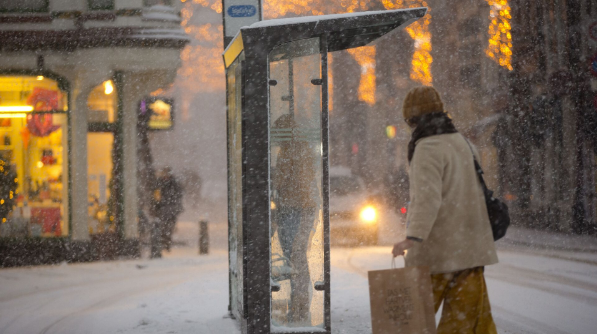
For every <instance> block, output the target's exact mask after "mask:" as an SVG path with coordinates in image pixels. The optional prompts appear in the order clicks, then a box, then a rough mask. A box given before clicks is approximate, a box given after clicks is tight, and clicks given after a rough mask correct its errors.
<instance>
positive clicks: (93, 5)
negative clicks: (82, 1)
mask: <svg viewBox="0 0 597 334" xmlns="http://www.w3.org/2000/svg"><path fill="white" fill-rule="evenodd" d="M88 2H89V9H90V10H110V9H114V0H88Z"/></svg>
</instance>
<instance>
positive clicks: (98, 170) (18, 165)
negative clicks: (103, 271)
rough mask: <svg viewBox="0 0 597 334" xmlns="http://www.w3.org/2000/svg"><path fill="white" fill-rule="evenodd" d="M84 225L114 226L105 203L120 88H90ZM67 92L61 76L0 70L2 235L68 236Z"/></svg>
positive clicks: (96, 229) (97, 229) (99, 228)
mask: <svg viewBox="0 0 597 334" xmlns="http://www.w3.org/2000/svg"><path fill="white" fill-rule="evenodd" d="M87 106H88V122H89V130H88V135H87V141H88V142H87V144H88V154H87V156H88V159H87V168H88V193H89V196H88V197H89V198H88V202H89V206H88V212H89V220H88V225H89V232H90V233H91V234H95V233H102V232H110V231H114V230H115V226H114V225H115V223H114V222H115V219H114V215H113V214H112V211H113V210H110V202H113V201H111V200H110V194H111V191H110V190H111V187H112V186H113V185H112V183H111V179H112V174H113V167H114V166H113V165H114V164H113V145H114V136H115V134H116V133H117V132H116V131H115V129H116V127H115V126H110V124H114V123H115V122H117V119H116V118H117V112H116V111H117V96H116V91H115V88H114V85H113V83H112V81H106V82H103V83H100V84H99V85H98V86H97V87H96V88H95V89H94V90H93V91H92V92H91V93H90V94H89V96H88V100H87ZM69 130H70V124H69V96H68V88H66V87H65V86H64V85H61V84H60V83H59V81H58V80H54V79H51V78H48V77H44V76H41V75H40V76H29V75H16V76H0V219H1V223H0V238H6V237H8V238H15V237H16V238H18V237H44V238H47V237H64V236H69V231H70V225H69V216H70V214H69V213H70V210H69V182H68V180H69V178H68V174H69V166H70V164H69V145H76V143H71V142H70V140H69Z"/></svg>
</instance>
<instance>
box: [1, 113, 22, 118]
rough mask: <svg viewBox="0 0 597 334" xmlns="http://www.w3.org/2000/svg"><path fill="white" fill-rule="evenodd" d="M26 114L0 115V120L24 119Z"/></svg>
mask: <svg viewBox="0 0 597 334" xmlns="http://www.w3.org/2000/svg"><path fill="white" fill-rule="evenodd" d="M25 117H27V114H23V113H1V114H0V118H25Z"/></svg>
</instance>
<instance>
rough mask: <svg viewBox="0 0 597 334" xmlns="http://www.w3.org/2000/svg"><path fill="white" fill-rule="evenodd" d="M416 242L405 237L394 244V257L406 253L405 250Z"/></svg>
mask: <svg viewBox="0 0 597 334" xmlns="http://www.w3.org/2000/svg"><path fill="white" fill-rule="evenodd" d="M414 244H415V242H414V241H412V240H409V239H405V240H402V241H400V242H398V243H396V244H394V249H392V254H393V255H394V257H397V256H400V255H404V251H406V250H407V249H409V248H411V247H412V246H413V245H414Z"/></svg>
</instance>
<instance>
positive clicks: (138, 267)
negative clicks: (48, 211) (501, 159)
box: [0, 213, 597, 334]
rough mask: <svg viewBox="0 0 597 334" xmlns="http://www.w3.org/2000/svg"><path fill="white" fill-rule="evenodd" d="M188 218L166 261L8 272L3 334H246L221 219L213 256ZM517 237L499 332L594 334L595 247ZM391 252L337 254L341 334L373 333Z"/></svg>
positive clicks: (1, 299)
mask: <svg viewBox="0 0 597 334" xmlns="http://www.w3.org/2000/svg"><path fill="white" fill-rule="evenodd" d="M183 218H184V219H185V220H186V221H187V222H182V223H180V224H179V225H178V232H177V234H176V241H177V244H178V245H180V246H179V247H177V248H175V249H174V250H173V251H172V253H170V254H166V256H165V258H163V259H160V260H147V259H140V260H125V261H115V262H98V263H86V264H62V265H57V266H40V267H33V268H12V269H2V270H0V333H3V334H4V333H6V334H9V333H19V334H21V333H24V334H29V333H31V334H36V333H81V334H83V333H101V334H105V333H206V334H207V333H217V334H220V333H231V334H237V333H239V329H238V327H237V325H236V323H235V322H234V321H233V320H232V319H230V318H228V316H227V307H228V272H227V253H226V223H225V221H224V219H223V216H222V215H220V216H218V215H211V216H208V217H203V218H208V219H209V220H210V221H211V222H212V224H211V225H210V235H211V243H212V247H211V252H210V254H209V255H207V256H199V255H198V254H197V247H196V246H197V233H198V230H197V224H196V221H198V220H199V219H200V218H202V217H198V216H197V217H195V216H194V215H192V214H189V213H187V214H185V215H183ZM382 233H383V232H382ZM398 234H399V233H398ZM509 235H511V237H509V239H508V240H505V241H504V242H500V251H499V256H500V264H498V265H495V266H491V267H488V268H487V270H486V276H487V282H488V287H489V293H490V301H491V303H492V308H493V314H494V317H495V320H496V323H497V325H498V328H499V332H500V333H521V334H526V333H537V334H539V333H541V334H543V333H549V334H551V333H554V334H559V333H575V334H576V333H587V334H592V333H596V332H597V316H596V315H597V252H596V251H595V248H596V247H597V246H596V245H595V244H596V241H595V239H593V238H571V237H561V236H554V235H551V234H548V233H540V232H533V231H527V230H521V229H513V230H511V231H510V232H509ZM554 238H555V239H554ZM558 240H559V241H558ZM382 241H383V240H382ZM554 244H559V246H558V248H554V247H550V246H549V245H552V246H553V245H554ZM562 245H569V246H570V247H564V246H562ZM390 249H391V247H390V246H389V245H384V246H376V247H355V248H353V247H341V246H336V247H333V248H332V253H331V260H332V261H331V264H332V275H331V279H332V282H331V284H332V326H333V327H332V328H333V330H332V331H333V333H338V334H340V333H343V334H344V333H346V334H353V333H354V334H356V333H371V325H370V314H369V295H368V284H367V271H368V270H377V269H383V268H388V267H389V265H390ZM399 265H400V264H399Z"/></svg>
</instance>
